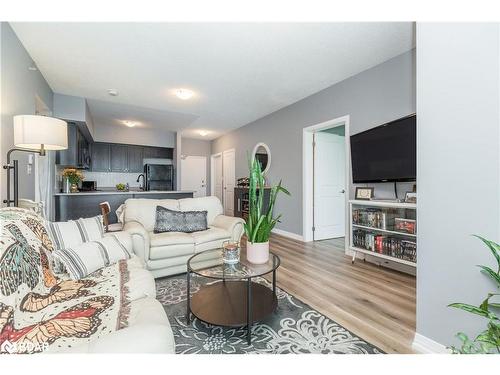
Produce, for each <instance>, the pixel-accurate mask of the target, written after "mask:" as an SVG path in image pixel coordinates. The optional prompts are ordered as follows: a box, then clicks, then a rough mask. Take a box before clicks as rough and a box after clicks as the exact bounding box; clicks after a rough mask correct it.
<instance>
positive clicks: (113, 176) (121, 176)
mask: <svg viewBox="0 0 500 375" xmlns="http://www.w3.org/2000/svg"><path fill="white" fill-rule="evenodd" d="M84 175H85V180H90V181H97V188H98V189H99V188H103V187H115V186H116V184H120V183H121V184H127V183H128V184H129V186H130V187H139V183H138V182H137V176H139V173H116V172H87V171H85V172H84ZM141 183H142V178H141Z"/></svg>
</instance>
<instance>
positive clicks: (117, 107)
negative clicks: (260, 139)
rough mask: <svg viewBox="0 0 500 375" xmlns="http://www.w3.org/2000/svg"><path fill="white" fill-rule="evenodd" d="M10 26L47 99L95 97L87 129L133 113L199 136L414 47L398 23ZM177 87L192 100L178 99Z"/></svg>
mask: <svg viewBox="0 0 500 375" xmlns="http://www.w3.org/2000/svg"><path fill="white" fill-rule="evenodd" d="M12 27H13V29H14V31H15V32H16V34H17V35H18V37H19V39H20V40H21V42H22V43H23V45H24V46H25V48H26V49H27V50H28V52H29V53H30V55H31V56H32V58H33V60H34V61H35V63H36V64H37V66H38V68H39V69H40V71H41V72H42V74H43V75H44V77H45V79H46V80H47V82H48V83H49V85H50V86H51V88H52V89H53V90H54V92H58V93H61V94H68V95H74V96H82V97H85V98H89V99H95V100H98V101H90V110H91V112H92V114H93V116H95V118H94V122H95V126H99V123H100V122H102V121H105V122H110V121H113V120H116V118H115V117H117V116H120V118H122V117H127V116H132V115H134V116H135V114H136V113H137V112H140V113H141V114H142V116H145V118H147V121H145V122H146V123H147V124H148V126H151V127H155V128H167V129H171V130H182V131H183V135H184V136H187V137H192V138H202V139H203V137H201V136H200V135H199V134H198V131H200V130H209V131H210V133H209V134H208V135H207V136H206V137H205V139H214V138H216V137H218V136H220V135H221V134H224V133H226V132H228V131H229V130H232V129H235V128H238V127H240V126H243V125H245V124H247V123H249V122H251V121H254V120H256V119H258V118H261V117H263V116H265V115H267V114H269V113H272V112H274V111H276V110H278V109H280V108H283V107H285V106H287V105H289V104H292V103H294V102H296V101H298V100H300V99H302V98H304V97H306V96H309V95H311V94H313V93H315V92H317V91H320V90H322V89H324V88H326V87H328V86H330V85H332V84H334V83H336V82H339V81H341V80H343V79H345V78H348V77H350V76H352V75H354V74H357V73H359V72H361V71H363V70H365V69H368V68H370V67H372V66H375V65H377V64H379V63H381V62H383V61H386V60H388V59H390V58H392V57H394V56H397V55H399V54H401V53H403V52H406V51H408V50H410V49H412V48H413V47H414V46H415V42H414V32H413V24H412V23H408V22H405V23H315V24H306V23H274V24H273V23H267V24H266V23H247V24H244V23H226V24H222V23H192V24H188V23H13V24H12ZM179 87H183V88H188V89H191V90H194V91H195V92H196V93H197V95H196V97H195V98H194V99H192V100H189V101H182V100H180V99H178V98H177V97H175V96H174V95H173V94H172V90H173V89H175V88H179ZM110 88H114V89H117V90H118V91H119V96H117V97H111V96H109V95H108V94H107V89H110ZM102 101H106V102H110V103H111V104H110V105H109V108H106V103H102ZM92 103H94V104H92ZM96 103H97V104H96ZM123 105H132V106H134V108H127V106H123ZM138 107H144V108H147V109H151V110H152V111H151V113H150V114H148V113H147V112H148V111H145V110H144V109H140V110H139V109H138ZM96 108H99V109H98V110H96ZM113 116H114V117H113ZM132 117H133V116H132ZM132 120H133V119H132Z"/></svg>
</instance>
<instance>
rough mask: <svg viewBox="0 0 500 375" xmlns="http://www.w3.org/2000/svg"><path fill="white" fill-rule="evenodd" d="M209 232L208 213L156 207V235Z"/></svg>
mask: <svg viewBox="0 0 500 375" xmlns="http://www.w3.org/2000/svg"><path fill="white" fill-rule="evenodd" d="M200 230H207V211H174V210H169V209H168V208H165V207H161V206H156V221H155V228H154V233H163V232H184V233H191V232H198V231H200Z"/></svg>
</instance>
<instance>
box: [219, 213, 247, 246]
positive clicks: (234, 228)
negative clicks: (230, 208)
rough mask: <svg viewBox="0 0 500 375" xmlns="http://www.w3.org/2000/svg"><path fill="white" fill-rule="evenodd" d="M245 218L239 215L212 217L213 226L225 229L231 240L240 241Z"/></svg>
mask: <svg viewBox="0 0 500 375" xmlns="http://www.w3.org/2000/svg"><path fill="white" fill-rule="evenodd" d="M244 223H245V220H243V219H242V218H239V217H232V216H226V215H219V216H217V217H216V218H215V219H214V222H213V224H212V225H213V226H214V227H217V228H221V229H224V230H227V231H228V232H229V233H231V240H232V241H240V240H241V236H242V235H243V229H244V228H243V224H244Z"/></svg>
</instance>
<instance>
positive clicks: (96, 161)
mask: <svg viewBox="0 0 500 375" xmlns="http://www.w3.org/2000/svg"><path fill="white" fill-rule="evenodd" d="M92 171H94V172H110V171H111V166H110V145H109V143H101V142H95V143H93V144H92Z"/></svg>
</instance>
